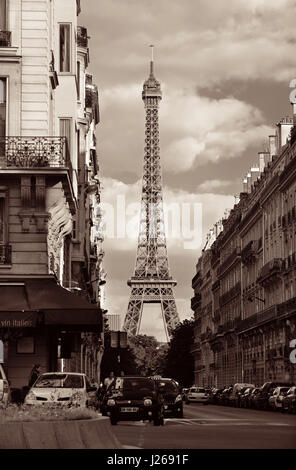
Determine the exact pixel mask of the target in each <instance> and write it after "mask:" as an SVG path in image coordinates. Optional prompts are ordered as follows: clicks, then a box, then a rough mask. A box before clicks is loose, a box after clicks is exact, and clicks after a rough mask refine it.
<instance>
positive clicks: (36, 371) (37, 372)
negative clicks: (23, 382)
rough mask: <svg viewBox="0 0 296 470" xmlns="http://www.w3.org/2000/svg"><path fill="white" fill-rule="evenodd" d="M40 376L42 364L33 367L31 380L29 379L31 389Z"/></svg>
mask: <svg viewBox="0 0 296 470" xmlns="http://www.w3.org/2000/svg"><path fill="white" fill-rule="evenodd" d="M39 375H40V364H35V365H34V366H33V369H32V370H31V374H30V378H29V384H28V385H29V387H30V388H31V387H32V386H33V385H34V383H35V382H36V380H37V379H38V377H39Z"/></svg>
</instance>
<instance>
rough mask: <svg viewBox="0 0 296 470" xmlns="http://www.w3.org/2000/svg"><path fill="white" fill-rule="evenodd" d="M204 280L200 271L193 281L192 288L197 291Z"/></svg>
mask: <svg viewBox="0 0 296 470" xmlns="http://www.w3.org/2000/svg"><path fill="white" fill-rule="evenodd" d="M201 281H202V279H201V273H200V271H198V272H197V273H196V274H195V276H194V278H193V279H192V283H191V286H192V289H195V288H196V287H197V286H198V285H199V284H200V283H201Z"/></svg>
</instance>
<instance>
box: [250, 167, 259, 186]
mask: <svg viewBox="0 0 296 470" xmlns="http://www.w3.org/2000/svg"><path fill="white" fill-rule="evenodd" d="M259 175H260V169H259V168H258V167H253V168H251V186H252V185H253V184H254V183H255V181H256V180H257V179H258V176H259Z"/></svg>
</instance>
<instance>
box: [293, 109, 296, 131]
mask: <svg viewBox="0 0 296 470" xmlns="http://www.w3.org/2000/svg"><path fill="white" fill-rule="evenodd" d="M293 126H295V127H296V103H294V104H293Z"/></svg>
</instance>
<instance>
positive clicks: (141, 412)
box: [107, 377, 164, 426]
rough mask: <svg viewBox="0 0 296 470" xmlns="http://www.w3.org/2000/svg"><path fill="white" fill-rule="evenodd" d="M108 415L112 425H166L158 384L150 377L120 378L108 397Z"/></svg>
mask: <svg viewBox="0 0 296 470" xmlns="http://www.w3.org/2000/svg"><path fill="white" fill-rule="evenodd" d="M107 414H108V416H110V421H111V424H113V425H115V424H117V423H118V421H141V420H149V421H153V424H154V426H160V425H163V423H164V404H163V398H162V395H161V393H160V392H159V391H158V388H157V386H156V383H155V381H154V380H152V379H150V378H149V377H120V378H118V379H116V384H115V388H114V389H113V390H112V393H111V394H110V396H109V397H108V401H107Z"/></svg>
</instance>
